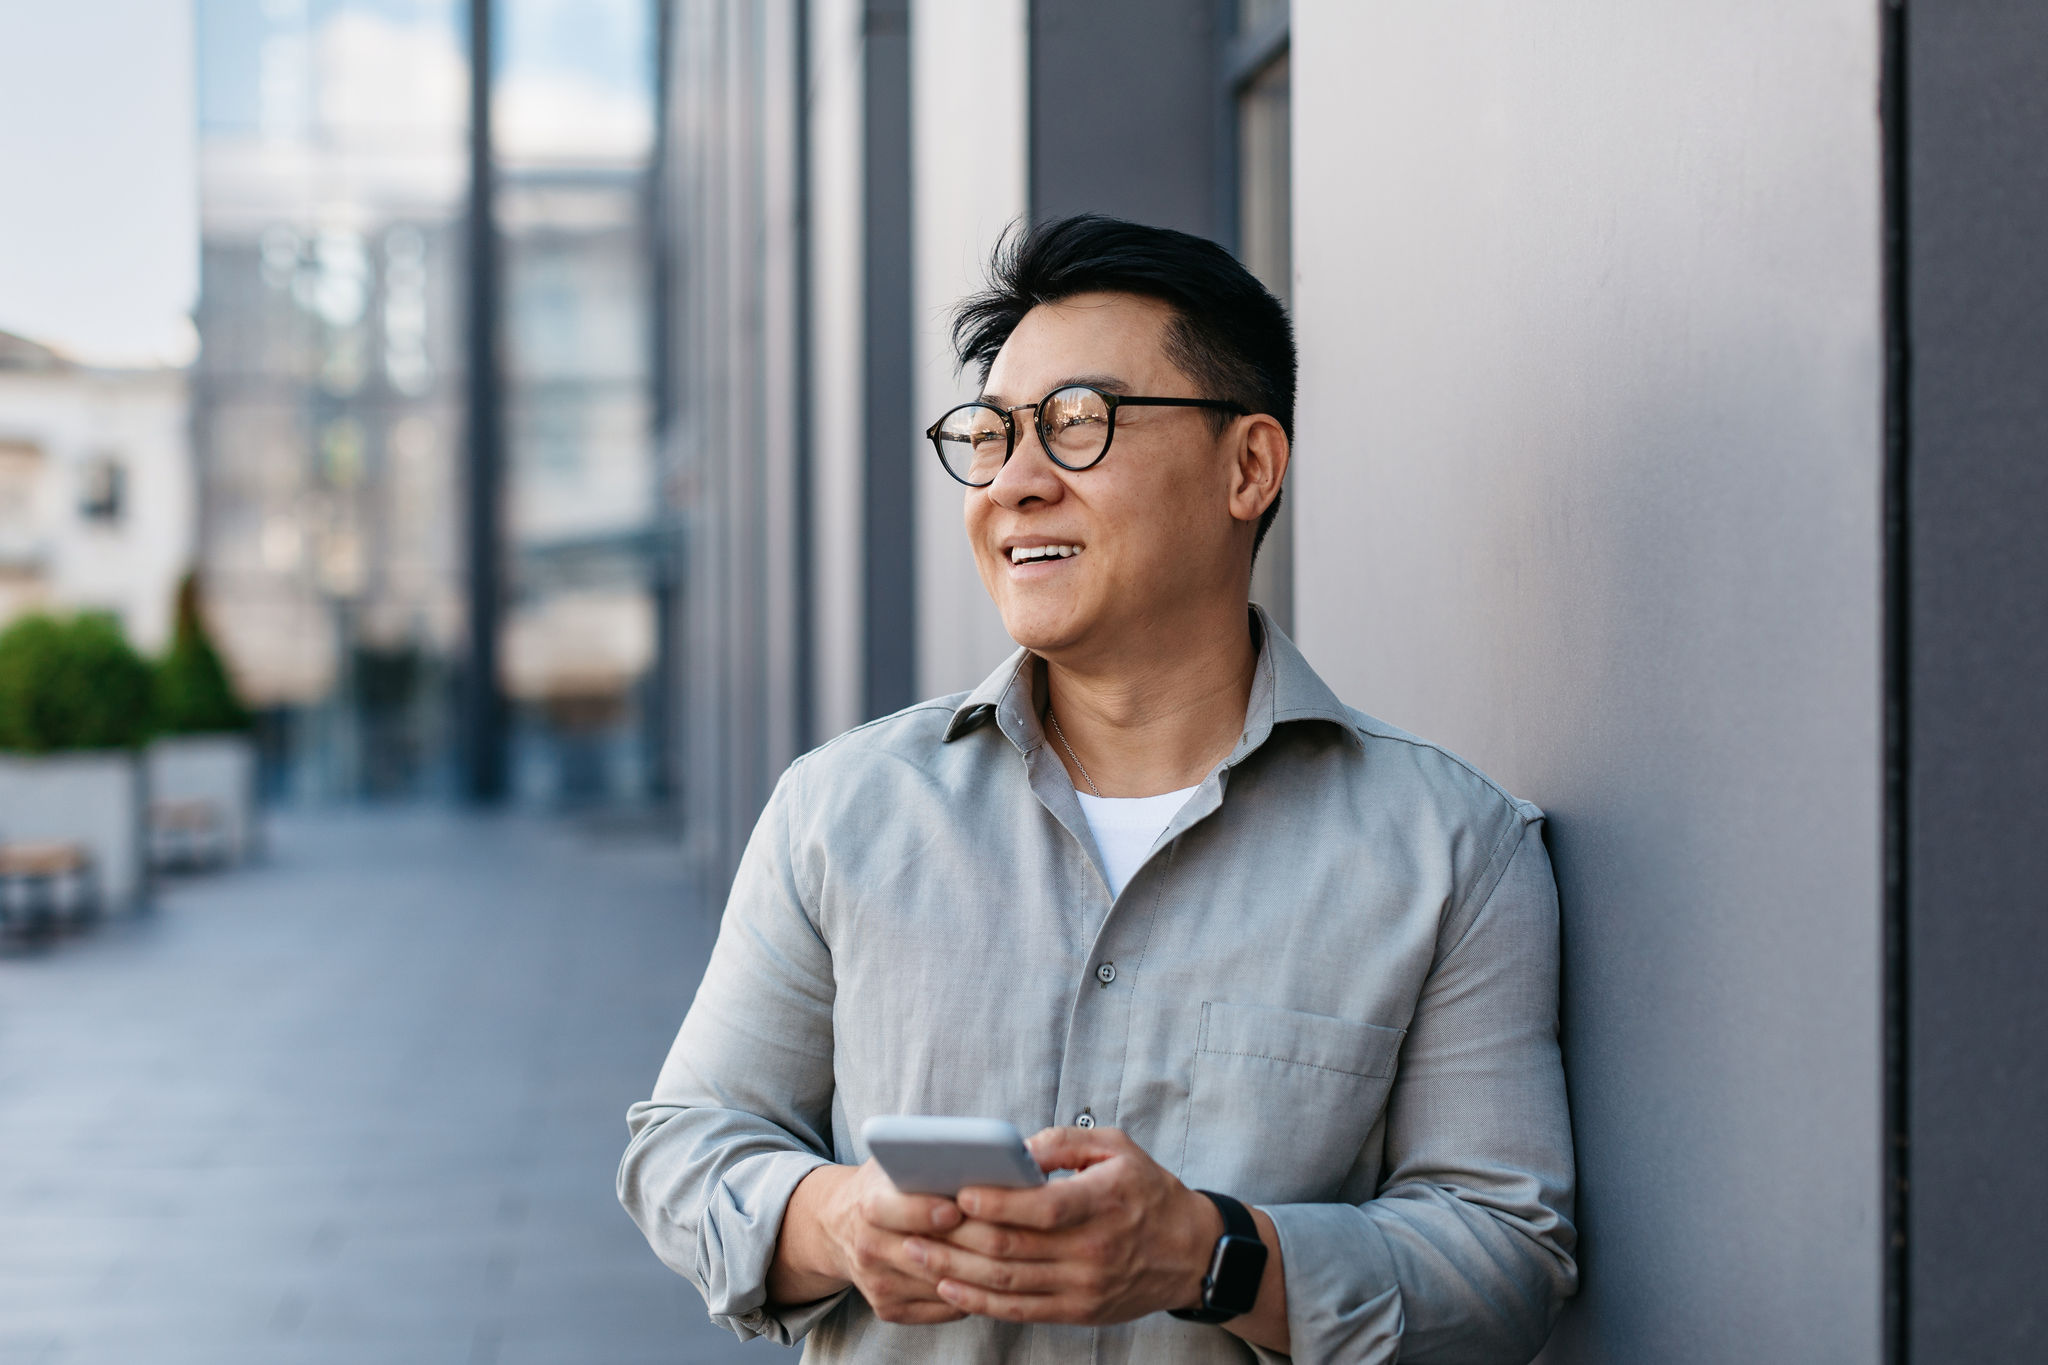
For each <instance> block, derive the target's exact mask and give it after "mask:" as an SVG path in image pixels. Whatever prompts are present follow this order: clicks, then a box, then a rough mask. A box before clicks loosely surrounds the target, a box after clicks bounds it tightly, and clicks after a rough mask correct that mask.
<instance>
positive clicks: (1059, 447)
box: [925, 384, 1250, 488]
mask: <svg viewBox="0 0 2048 1365" xmlns="http://www.w3.org/2000/svg"><path fill="white" fill-rule="evenodd" d="M1026 408H1031V409H1035V410H1036V415H1035V418H1034V423H1035V425H1036V427H1037V429H1038V443H1039V444H1040V445H1041V446H1043V447H1045V453H1046V455H1047V456H1049V457H1050V458H1051V460H1052V462H1053V463H1054V464H1056V465H1058V466H1059V467H1060V468H1061V469H1070V470H1074V471H1076V472H1079V471H1080V470H1083V469H1089V468H1092V467H1094V466H1095V465H1098V464H1100V463H1102V457H1103V456H1105V455H1107V454H1109V443H1110V441H1111V439H1113V438H1114V437H1115V436H1116V412H1117V409H1118V408H1215V409H1217V410H1218V411H1221V412H1234V413H1236V414H1238V415H1239V416H1243V415H1244V414H1246V413H1247V412H1249V411H1250V409H1249V408H1247V407H1245V406H1244V405H1243V404H1242V403H1232V402H1228V401H1226V400H1224V399H1221V398H1138V397H1134V396H1132V395H1130V394H1127V393H1110V392H1108V391H1107V390H1104V389H1098V388H1096V387H1094V386H1093V385H1090V384H1067V385H1064V386H1062V387H1060V388H1057V389H1054V390H1053V391H1052V392H1051V393H1049V394H1047V395H1046V396H1045V397H1043V398H1041V399H1039V400H1038V401H1037V402H1036V403H1019V404H1018V405H1017V406H1016V407H1014V408H999V407H997V406H996V405H995V404H993V403H962V404H961V405H960V406H959V407H957V408H954V409H953V410H952V411H950V412H948V413H947V414H946V415H945V416H944V417H941V418H940V419H939V420H938V421H936V422H934V423H932V425H931V427H930V429H929V430H927V431H926V432H925V435H926V436H927V437H929V438H930V439H931V443H932V449H933V450H936V451H937V452H938V453H939V463H940V464H942V465H944V466H945V467H946V472H947V473H948V474H951V475H952V476H953V477H954V478H956V479H958V480H959V481H960V482H961V483H964V484H966V485H967V486H968V487H969V488H986V487H988V486H989V485H990V484H992V483H994V482H995V481H996V475H997V474H999V473H1001V472H1002V468H1003V466H1004V465H1006V464H1008V463H1009V462H1010V455H1011V453H1012V452H1014V451H1015V450H1016V449H1017V419H1016V414H1017V413H1020V412H1022V411H1024V410H1025V409H1026Z"/></svg>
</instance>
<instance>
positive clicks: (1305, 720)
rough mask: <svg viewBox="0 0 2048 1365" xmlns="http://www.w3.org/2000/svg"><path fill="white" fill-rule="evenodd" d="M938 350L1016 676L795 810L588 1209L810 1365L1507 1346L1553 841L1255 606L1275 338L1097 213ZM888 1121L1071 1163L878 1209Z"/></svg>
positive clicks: (794, 799) (765, 854) (1279, 448)
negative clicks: (971, 378) (936, 1119)
mask: <svg viewBox="0 0 2048 1365" xmlns="http://www.w3.org/2000/svg"><path fill="white" fill-rule="evenodd" d="M954 335H955V340H956V342H957V343H958V344H959V350H960V354H961V358H962V362H963V364H973V365H974V366H976V367H978V368H979V369H980V371H981V373H982V377H983V384H982V392H981V395H980V397H979V399H978V400H976V401H975V402H973V403H969V404H966V405H964V406H962V407H960V408H957V409H955V410H954V411H952V412H950V413H947V414H945V415H944V416H943V417H941V418H940V420H939V421H938V422H936V423H934V425H933V427H932V429H931V431H930V432H929V433H927V434H928V435H929V436H930V437H931V439H932V442H933V445H934V448H935V449H936V450H937V451H938V454H939V458H940V459H941V460H942V461H944V463H945V465H946V468H947V470H948V472H949V473H951V474H952V475H953V476H954V477H955V478H956V479H958V480H959V481H960V482H961V483H962V484H963V485H965V520H966V528H967V535H968V539H969V542H970V543H971V545H972V546H973V549H974V554H975V559H976V562H977V564H978V566H979V568H980V572H981V576H982V579H983V581H984V583H985V584H986V585H987V587H988V591H989V594H990V595H991V596H992V597H993V598H994V599H995V603H996V606H997V607H998V608H999V609H1000V611H1001V613H1002V617H1003V622H1004V625H1005V626H1006V628H1007V629H1008V630H1009V633H1010V635H1011V637H1012V638H1013V639H1015V640H1016V641H1017V643H1018V645H1019V646H1020V648H1019V650H1018V652H1017V653H1016V654H1015V655H1013V656H1012V657H1011V658H1010V659H1009V660H1008V661H1006V662H1005V663H1004V664H1003V665H1002V667H1001V668H999V669H997V670H996V672H995V673H993V674H991V675H990V677H989V679H988V680H987V681H986V682H984V683H983V684H982V685H981V686H980V687H979V688H977V689H975V690H974V691H973V692H971V693H968V694H966V695H964V696H954V697H947V698H943V699H941V700H937V701H931V702H925V703H923V704H921V705H918V706H913V707H911V708H909V709H908V710H905V711H902V712H899V713H897V714H896V715H893V716H889V717H886V718H884V719H882V720H878V721H875V722H873V723H871V724H869V725H865V726H862V727H861V728H859V729H857V730H854V731H852V732H850V733H848V734H845V735H842V736H840V737H839V738H838V739H836V740H833V741H832V742H831V743H829V744H826V745H825V746H824V747H822V748H820V749H818V750H817V751H815V752H814V753H811V754H808V755H806V756H805V757H803V758H801V759H799V760H798V761H797V762H796V763H794V764H792V765H791V767H790V769H789V771H788V772H787V773H786V774H784V776H783V778H782V781H781V782H780V783H779V784H778V786H777V787H776V790H775V793H774V795H773V797H772V798H771V799H770V801H769V803H768V808H767V810H766V812H765V813H764V814H763V815H762V817H761V822H760V824H759V826H758V827H757V828H756V830H755V832H754V837H753V839H752V841H751V842H750V844H749V845H748V848H747V852H746V855H745V857H744V859H743V861H742V865H741V868H740V871H739V875H738V877H737V879H736V881H735V883H734V886H733V891H732V899H731V902H730V904H729V905H728V907H727V910H726V914H725V920H724V924H723V927H722V929H721V932H720V935H719V940H718V945H717V948H716V949H715V951H714V952H713V954H712V958H711V963H710V966H709V969H708V970H707V972H706V974H705V978H704V983H703V986H702V987H701V989H700V990H699V992H698V994H697V998H696V1001H695V1003H694V1004H693V1005H692V1006H691V1008H690V1011H689V1014H688V1017H687V1018H686V1019H685V1020H684V1022H683V1026H682V1032H681V1034H680V1035H679V1036H678V1037H677V1039H676V1043H675V1047H674V1049H673V1051H672V1052H671V1053H670V1054H669V1058H668V1062H667V1064H666V1065H665V1066H664V1067H663V1069H662V1073H661V1077H660V1079H659V1080H658V1081H657V1083H656V1085H655V1091H654V1097H653V1098H652V1099H651V1100H649V1101H647V1102H645V1103H642V1104H638V1105H635V1106H634V1107H633V1109H632V1111H631V1113H630V1115H629V1124H630V1127H631V1130H632V1141H631V1144H630V1146H629V1147H628V1149H627V1152H626V1156H625V1161H624V1163H623V1165H622V1166H621V1167H620V1171H619V1194H620V1198H621V1200H622V1201H623V1202H624V1203H625V1205H626V1207H627V1209H628V1210H630V1211H631V1212H632V1214H633V1216H634V1218H635V1220H636V1221H637V1222H638V1223H639V1224H640V1227H641V1228H642V1230H643V1231H644V1232H645V1233H646V1234H647V1237H648V1240H649V1241H650V1242H651V1243H652V1244H653V1246H654V1248H655V1250H656V1251H657V1252H658V1253H659V1254H660V1255H661V1257H662V1258H663V1260H665V1261H666V1262H667V1263H668V1264H669V1265H671V1266H673V1267H674V1268H675V1269H677V1270H678V1271H680V1272H681V1273H682V1274H684V1275H686V1276H688V1277H689V1279H690V1280H691V1281H692V1282H693V1283H694V1284H696V1286H697V1287H698V1289H699V1290H701V1291H702V1293H703V1294H704V1297H705V1300H706V1302H707V1303H708V1304H709V1306H710V1309H711V1312H712V1315H713V1317H714V1318H716V1319H717V1320H719V1321H721V1322H723V1323H725V1324H727V1325H728V1326H730V1327H732V1328H733V1329H734V1330H736V1331H737V1332H739V1333H740V1334H741V1335H742V1336H752V1335H756V1334H759V1335H765V1336H769V1337H772V1338H774V1339H775V1340H777V1341H782V1342H789V1341H792V1340H795V1339H797V1338H799V1337H803V1336H805V1335H806V1334H808V1339H809V1350H810V1352H811V1353H812V1354H813V1355H815V1357H816V1358H818V1359H820V1360H828V1361H839V1360H862V1361H866V1360H874V1361H883V1360H889V1361H896V1360H912V1361H981V1360H1001V1361H1065V1360H1084V1359H1090V1360H1098V1361H1104V1360H1114V1361H1130V1362H1139V1361H1146V1362H1153V1361H1157V1362H1165V1361H1176V1362H1182V1361H1243V1360H1248V1359H1254V1358H1256V1359H1261V1360H1276V1359H1280V1358H1283V1357H1285V1356H1286V1355H1288V1354H1289V1353H1291V1354H1292V1355H1293V1356H1294V1357H1296V1358H1298V1359H1302V1360H1313V1361H1325V1360H1346V1361H1350V1360H1375V1361H1382V1360H1383V1361H1391V1360H1394V1359H1396V1358H1397V1357H1398V1358H1399V1359H1400V1360H1402V1361H1404V1362H1408V1361H1423V1360H1458V1361H1523V1360H1526V1359H1528V1358H1529V1357H1530V1356H1531V1355H1533V1354H1534V1353H1535V1352H1536V1351H1537V1349H1538V1348H1539V1347H1540V1346H1541V1345H1542V1342H1543V1340H1544V1337H1545V1336H1546V1335H1547V1333H1548V1331H1549V1328H1550V1325H1551V1323H1552V1321H1553V1319H1554V1318H1555V1315H1556V1313H1557V1311H1558V1308H1559V1306H1560V1304H1561V1303H1562V1301H1563V1299H1564V1298H1565V1297H1566V1296H1567V1295H1569V1294H1570V1293H1571V1292H1572V1290H1573V1289H1574V1287H1575V1284H1576V1275H1577V1271H1576V1266H1575V1264H1574V1261H1573V1246H1574V1240H1575V1233H1574V1228H1573V1226H1572V1223H1571V1207H1572V1187H1573V1169H1572V1156H1571V1138H1570V1132H1569V1127H1568V1123H1567V1119H1566V1112H1565V1095H1564V1081H1563V1075H1562V1071H1561V1068H1560V1063H1559V1058H1558V1050H1557V1040H1556V1015H1557V1010H1556V990H1557V912H1556V893H1555V889H1554V885H1553V882H1552V879H1551V873H1550V866H1549V862H1548V860H1547V858H1546V855H1545V852H1544V848H1543V842H1542V837H1541V821H1542V816H1541V814H1540V812H1538V811H1537V810H1536V809H1535V808H1534V807H1533V806H1530V805H1528V804H1527V803H1525V802H1520V801H1517V800H1515V799H1514V798H1512V797H1510V796H1508V795H1507V794H1506V793H1504V792H1502V791H1501V790H1500V788H1498V787H1497V786H1495V785H1494V784H1493V783H1492V782H1490V781H1489V780H1488V779H1487V778H1485V777H1484V776H1483V775H1481V774H1480V773H1479V772H1477V771H1476V770H1474V769H1473V768H1472V767H1471V766H1470V765H1468V764H1466V763H1464V762H1462V761H1460V760H1459V759H1457V758H1455V757H1453V756H1451V755H1450V754H1447V753H1445V752H1444V751H1443V750H1441V749H1438V748H1436V747H1434V746H1432V745H1430V744H1427V743H1425V742H1423V741H1421V740H1419V739H1416V738H1415V737H1413V736H1411V735H1407V734H1404V733H1402V732H1401V731H1399V730H1396V729H1393V728H1392V727H1390V726H1387V725H1385V724H1383V723H1381V722H1379V721H1377V720H1374V719H1372V718H1371V717H1369V716H1366V715H1364V714H1362V713H1360V712H1357V711H1353V710H1350V709H1349V708H1347V707H1345V706H1344V705H1342V704H1341V703H1340V702H1339V701H1338V700H1337V699H1336V697H1335V696H1333V695H1332V694H1331V692H1330V690H1329V689H1328V688H1327V687H1326V686H1325V685H1324V684H1323V682H1322V681H1321V680H1320V679H1319V678H1318V677H1317V676H1316V675H1315V673H1314V672H1313V671H1312V670H1311V669H1310V668H1309V666H1308V664H1307V663H1306V662H1305V661H1304V660H1303V659H1302V657H1301V655H1300V654H1299V653H1298V652H1297V651H1296V649H1295V648H1294V646H1293V645H1292V644H1291V643H1290V642H1289V641H1288V640H1287V638H1286V637H1285V636H1284V635H1282V634H1281V633H1280V632H1279V631H1278V630H1277V629H1275V627H1274V625H1273V623H1272V621H1271V619H1270V618H1268V617H1267V616H1266V615H1265V614H1264V613H1263V612H1261V611H1259V610H1258V609H1256V608H1251V607H1248V603H1247V595H1248V592H1249V586H1250V580H1251V567H1252V558H1253V555H1254V554H1255V553H1256V549H1257V544H1258V539H1259V537H1260V536H1261V535H1262V534H1263V532H1264V531H1265V529H1266V528H1267V526H1269V525H1270V524H1271V521H1272V516H1273V512H1274V509H1275V507H1276V506H1277V504H1278V501H1279V497H1280V486H1281V481H1282V478H1283V476H1284V475H1285V474H1286V471H1287V464H1288V457H1289V441H1290V437H1291V433H1292V427H1293V406H1294V368H1295V367H1294V344H1293V339H1292V334H1291V331H1290V328H1289V325H1288V322H1287V318H1286V314H1285V312H1284V310H1283V309H1282V308H1281V306H1280V305H1279V303H1278V302H1276V301H1275V300H1274V299H1273V298H1272V297H1271V296H1270V295H1269V294H1267V293H1266V292H1265V290H1263V289H1262V288H1260V286H1259V285H1258V283H1257V282H1256V281H1255V280H1253V279H1252V277H1251V276H1250V275H1249V274H1248V273H1246V271H1245V270H1244V269H1243V268H1242V267H1241V266H1239V265H1238V264H1237V263H1236V262H1235V261H1234V260H1232V259H1231V258H1230V256H1229V255H1228V254H1227V253H1225V252H1223V251H1222V250H1221V249H1220V248H1218V247H1216V246H1214V245H1213V244H1211V243H1208V242H1205V241H1202V240H1200V239H1198V238H1194V237H1190V236H1187V235H1185V234H1182V233H1177V232H1169V231H1165V230H1161V229H1155V228H1146V227H1140V226H1137V225H1134V224H1130V223H1122V222H1116V221H1113V220H1108V219H1102V218H1092V217H1084V218H1073V219H1067V220H1064V221H1061V222H1056V223H1052V224H1049V225H1043V226H1040V227H1036V228H1033V229H1031V230H1030V231H1029V232H1027V233H1025V234H1023V235H1022V237H1021V239H1018V240H1015V241H1013V242H1012V243H1011V244H1010V245H1009V247H1008V248H1007V250H1004V251H999V252H998V256H997V259H996V262H995V265H994V269H993V275H992V279H991V287H990V289H989V291H988V292H987V293H985V294H982V295H980V296H977V297H976V298H973V299H971V300H969V301H968V302H967V303H966V304H965V305H963V307H962V309H961V311H960V313H959V314H958V317H957V320H956V325H955V329H954ZM1326 458H1327V456H1326ZM1371 590H1373V585H1370V584H1364V585H1360V591H1371ZM897 1113H902V1114H941V1115H948V1114H950V1115H978V1116H988V1117H1000V1118H1007V1119H1011V1120H1013V1121H1014V1122H1016V1123H1017V1124H1018V1126H1019V1127H1020V1128H1021V1129H1022V1130H1023V1131H1025V1132H1032V1131H1034V1130H1042V1131H1038V1132H1037V1135H1036V1136H1035V1137H1034V1138H1033V1139H1032V1140H1031V1149H1032V1154H1033V1155H1034V1156H1035V1157H1036V1158H1037V1159H1038V1161H1039V1164H1040V1165H1042V1166H1044V1167H1045V1168H1046V1169H1048V1170H1054V1169H1065V1170H1071V1171H1074V1172H1077V1174H1074V1175H1072V1176H1070V1177H1068V1178H1065V1179H1061V1180H1056V1181H1053V1182H1050V1183H1048V1184H1047V1185H1044V1186H1042V1187H1039V1188H1037V1189H1032V1190H1027V1191H1011V1190H995V1189H968V1190H963V1191H962V1192H961V1193H960V1195H959V1197H958V1199H957V1200H947V1199H939V1198H933V1197H913V1196H908V1195H903V1194H899V1193H897V1192H896V1191H895V1189H894V1187H893V1186H892V1185H891V1184H890V1183H889V1180H888V1178H887V1177H886V1176H885V1175H883V1174H882V1173H881V1171H880V1169H879V1168H878V1167H877V1166H876V1165H875V1164H874V1163H873V1162H872V1161H868V1162H866V1163H863V1162H862V1157H863V1156H864V1155H865V1154H864V1153H863V1152H861V1151H860V1150H859V1149H858V1146H857V1144H856V1143H855V1140H854V1134H856V1133H858V1132H859V1130H860V1127H861V1124H862V1123H863V1122H864V1121H865V1120H866V1119H867V1118H869V1117H870V1116H873V1115H877V1114H897ZM1226 1236H1230V1237H1233V1238H1235V1239H1236V1240H1234V1241H1232V1242H1230V1243H1228V1244H1227V1245H1226V1244H1225V1243H1224V1242H1223V1239H1224V1238H1225V1237H1226ZM1251 1239H1256V1243H1257V1244H1258V1247H1260V1248H1262V1250H1257V1249H1254V1246H1253V1242H1252V1240H1251ZM1219 1248H1221V1249H1222V1251H1223V1252H1226V1253H1227V1254H1226V1255H1219ZM1212 1268H1213V1269H1215V1271H1216V1273H1215V1274H1213V1275H1212V1274H1211V1273H1210V1272H1211V1271H1212ZM1176 1311H1178V1312H1181V1313H1185V1314H1188V1315H1189V1316H1186V1317H1176V1316H1171V1315H1170V1314H1172V1313H1174V1312H1176Z"/></svg>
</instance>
